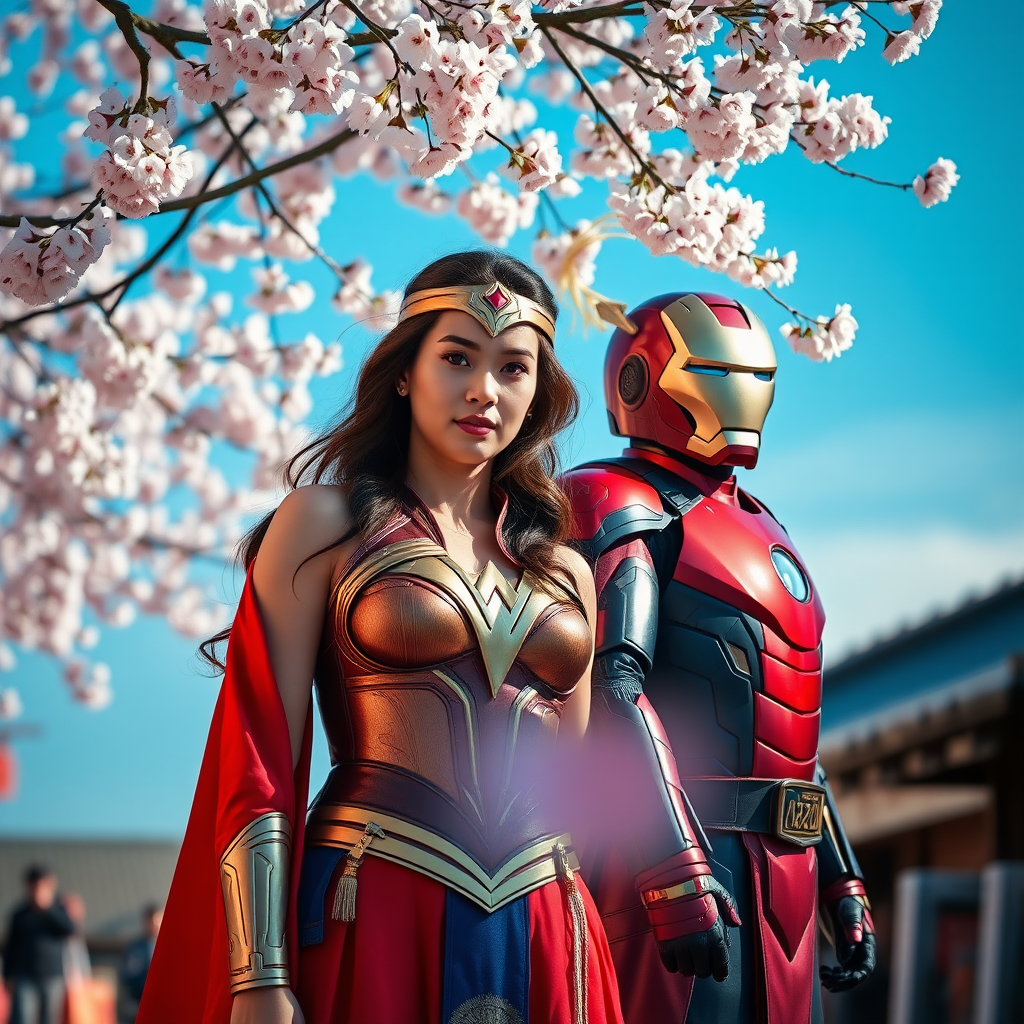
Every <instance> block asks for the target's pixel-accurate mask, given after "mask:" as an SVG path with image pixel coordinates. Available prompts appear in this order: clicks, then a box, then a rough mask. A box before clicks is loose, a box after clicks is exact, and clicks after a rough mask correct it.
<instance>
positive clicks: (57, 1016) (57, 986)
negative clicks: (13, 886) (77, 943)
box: [4, 864, 76, 1024]
mask: <svg viewBox="0 0 1024 1024" xmlns="http://www.w3.org/2000/svg"><path fill="white" fill-rule="evenodd" d="M24 877H25V888H26V891H27V898H26V900H25V902H24V903H22V904H21V905H19V906H18V907H15V909H14V912H13V913H12V914H11V919H10V923H9V925H8V928H7V945H6V946H5V947H4V984H5V986H6V987H7V991H8V994H9V996H10V999H11V1017H10V1024H61V1022H62V1020H63V1017H64V997H65V983H64V958H65V950H66V948H67V942H68V940H69V939H70V938H71V936H73V935H74V934H75V931H76V925H75V922H74V920H73V919H72V917H71V915H70V914H69V913H68V910H67V908H66V907H65V905H64V902H63V901H62V900H60V899H58V898H57V876H56V875H55V874H54V873H53V872H52V871H50V870H49V869H48V868H45V867H42V866H40V865H38V864H35V865H32V866H31V867H29V868H28V870H26V872H25V876H24Z"/></svg>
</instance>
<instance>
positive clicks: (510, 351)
mask: <svg viewBox="0 0 1024 1024" xmlns="http://www.w3.org/2000/svg"><path fill="white" fill-rule="evenodd" d="M453 342H454V343H455V344H456V345H465V346H466V348H470V349H473V351H474V352H479V351H480V345H479V344H478V343H477V342H475V341H470V339H469V338H460V337H459V336H458V335H457V334H446V335H445V336H444V337H443V338H438V339H437V344H438V345H445V344H451V343H453ZM501 354H502V355H503V356H519V357H521V358H525V359H536V358H537V356H536V353H534V352H531V351H530V349H528V348H503V349H502V350H501Z"/></svg>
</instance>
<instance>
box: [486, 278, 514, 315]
mask: <svg viewBox="0 0 1024 1024" xmlns="http://www.w3.org/2000/svg"><path fill="white" fill-rule="evenodd" d="M484 298H485V299H486V300H487V301H488V302H489V303H490V304H491V307H492V308H493V309H494V311H495V312H497V311H498V310H499V309H503V308H504V307H505V306H507V305H508V304H509V303H510V302H511V301H512V298H511V296H510V295H509V294H508V293H507V292H506V291H505V289H504V288H502V287H501V285H500V284H496V285H495V286H494V289H493V291H491V292H489V293H488V294H487V295H485V296H484Z"/></svg>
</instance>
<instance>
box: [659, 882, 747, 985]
mask: <svg viewBox="0 0 1024 1024" xmlns="http://www.w3.org/2000/svg"><path fill="white" fill-rule="evenodd" d="M706 884H707V891H706V892H703V893H701V894H700V895H694V896H685V897H682V898H681V899H676V900H670V901H668V902H667V903H666V905H664V906H658V907H657V908H655V907H654V906H650V907H648V909H647V912H648V915H649V916H650V919H651V924H652V925H653V926H654V936H655V938H656V939H657V940H658V952H659V953H660V954H661V962H662V963H663V964H664V965H665V969H666V970H668V971H670V972H672V973H673V974H675V973H676V972H678V973H679V974H686V975H694V976H696V977H698V978H708V977H713V978H714V979H715V981H725V979H726V978H727V977H728V976H729V928H737V927H739V924H740V918H739V914H738V913H737V911H736V901H735V900H734V899H733V898H732V895H731V894H730V893H729V891H728V890H727V889H726V888H725V886H723V885H722V884H721V883H720V882H717V881H715V880H714V879H713V878H712V879H709V880H708V882H707V883H706ZM727 925H728V927H727Z"/></svg>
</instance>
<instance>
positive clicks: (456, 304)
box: [398, 281, 555, 343]
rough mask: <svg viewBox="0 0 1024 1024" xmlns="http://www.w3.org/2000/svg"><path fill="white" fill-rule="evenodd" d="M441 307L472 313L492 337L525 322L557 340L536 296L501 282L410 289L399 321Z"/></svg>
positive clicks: (548, 314)
mask: <svg viewBox="0 0 1024 1024" xmlns="http://www.w3.org/2000/svg"><path fill="white" fill-rule="evenodd" d="M439 309H459V310H462V311H463V312H464V313H469V315H470V316H473V317H475V318H476V319H477V320H479V321H480V323H481V324H483V326H484V327H486V328H487V330H488V331H489V332H490V335H491V337H492V338H494V337H496V336H497V335H498V334H500V333H501V332H502V331H503V330H505V328H506V327H511V326H512V325H513V324H520V323H526V324H531V325H532V326H534V327H536V328H537V330H538V331H540V333H541V334H543V335H544V337H545V338H547V339H548V341H550V342H552V343H554V340H555V321H554V318H553V317H552V316H551V314H550V313H549V312H548V311H547V310H546V309H545V308H544V307H543V306H541V305H539V304H538V303H536V302H534V301H533V299H528V298H527V297H526V296H525V295H519V294H518V293H516V292H513V291H509V289H508V288H506V287H505V286H504V285H503V284H501V282H500V281H494V282H492V283H491V284H473V285H464V286H457V285H453V286H451V287H449V288H423V289H422V290H420V291H418V292H410V293H409V294H408V295H407V296H406V297H405V300H404V301H403V302H402V309H401V311H400V312H399V314H398V320H399V322H401V321H402V320H406V319H408V318H409V317H411V316H416V315H417V314H418V313H432V312H434V310H439Z"/></svg>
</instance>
